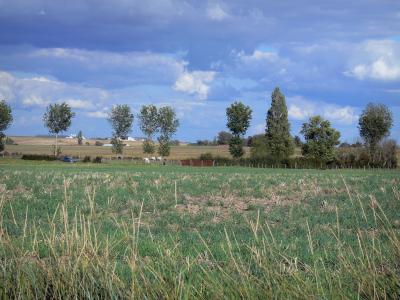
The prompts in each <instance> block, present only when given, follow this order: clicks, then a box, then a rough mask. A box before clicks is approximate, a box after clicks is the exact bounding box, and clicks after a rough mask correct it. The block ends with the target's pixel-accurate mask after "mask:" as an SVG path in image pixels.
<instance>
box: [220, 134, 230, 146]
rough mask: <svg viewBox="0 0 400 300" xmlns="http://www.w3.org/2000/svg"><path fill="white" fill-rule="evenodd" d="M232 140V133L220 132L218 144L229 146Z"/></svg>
mask: <svg viewBox="0 0 400 300" xmlns="http://www.w3.org/2000/svg"><path fill="white" fill-rule="evenodd" d="M231 138H232V133H230V132H227V131H220V132H218V137H217V143H218V145H229V141H230V140H231Z"/></svg>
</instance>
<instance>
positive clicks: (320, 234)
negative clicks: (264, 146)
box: [0, 159, 400, 299]
mask: <svg viewBox="0 0 400 300" xmlns="http://www.w3.org/2000/svg"><path fill="white" fill-rule="evenodd" d="M0 178H1V179H0V242H1V243H0V257H2V259H1V260H0V282H1V288H2V289H1V290H0V292H1V293H2V295H3V296H4V295H5V296H6V297H11V298H13V296H15V295H16V293H19V294H22V295H28V297H29V298H34V297H37V298H46V297H49V293H51V295H52V296H54V297H56V298H63V297H65V296H66V295H78V296H79V297H82V298H86V297H89V296H91V297H93V295H97V296H99V297H101V298H131V297H137V298H145V297H147V298H191V299H193V298H212V299H231V298H251V299H254V298H271V297H278V298H303V299H305V298H307V299H309V298H327V299H331V298H352V299H354V298H357V297H360V298H374V297H375V298H385V297H386V298H392V299H393V298H396V297H397V296H398V295H399V286H400V273H399V264H398V262H399V258H400V251H399V249H400V242H399V237H400V226H399V224H400V215H399V211H400V173H399V170H389V171H378V170H375V171H372V170H371V171H368V170H367V171H351V170H339V171H336V170H326V171H318V170H284V169H250V168H239V167H216V168H195V167H191V168H187V167H173V166H132V165H131V164H128V163H119V164H117V163H105V164H101V165H93V164H90V165H85V164H80V163H78V164H72V165H71V164H63V163H60V162H21V161H14V160H7V159H3V160H0ZM16 283H17V284H16Z"/></svg>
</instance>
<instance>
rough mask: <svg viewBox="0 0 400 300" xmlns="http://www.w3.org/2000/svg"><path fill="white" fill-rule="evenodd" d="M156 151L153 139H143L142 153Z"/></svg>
mask: <svg viewBox="0 0 400 300" xmlns="http://www.w3.org/2000/svg"><path fill="white" fill-rule="evenodd" d="M155 151H156V146H155V145H154V142H153V141H150V140H145V141H144V142H143V152H144V153H149V154H151V153H154V152H155Z"/></svg>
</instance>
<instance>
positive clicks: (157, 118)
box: [108, 104, 179, 156]
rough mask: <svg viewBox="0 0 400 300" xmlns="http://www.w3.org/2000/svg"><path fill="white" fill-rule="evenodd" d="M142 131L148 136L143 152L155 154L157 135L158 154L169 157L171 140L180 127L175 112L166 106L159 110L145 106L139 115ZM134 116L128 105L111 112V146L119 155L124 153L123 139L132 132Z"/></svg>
mask: <svg viewBox="0 0 400 300" xmlns="http://www.w3.org/2000/svg"><path fill="white" fill-rule="evenodd" d="M138 118H139V123H140V129H141V131H142V132H143V134H144V135H145V136H146V140H145V141H144V143H143V152H144V153H148V154H152V153H155V150H156V146H155V143H154V141H153V137H154V135H155V134H159V135H158V138H157V140H158V153H159V154H160V155H161V156H169V154H170V149H171V138H172V136H173V135H174V134H175V132H176V131H177V129H178V127H179V120H178V119H177V117H176V114H175V111H174V110H173V109H172V108H171V107H169V106H164V107H160V108H157V107H156V106H155V105H152V104H150V105H144V106H142V107H141V109H140V113H139V114H138ZM133 120H134V115H133V114H132V113H131V110H130V107H129V106H128V105H117V106H114V107H113V109H112V110H111V112H110V115H109V118H108V121H109V122H110V124H111V126H112V128H113V137H112V139H111V144H112V145H113V151H114V152H115V153H117V154H122V152H123V146H124V144H123V141H122V140H123V139H126V138H127V137H128V135H129V133H130V132H131V131H132V125H133Z"/></svg>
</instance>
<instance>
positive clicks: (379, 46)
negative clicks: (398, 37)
mask: <svg viewBox="0 0 400 300" xmlns="http://www.w3.org/2000/svg"><path fill="white" fill-rule="evenodd" d="M353 55H354V56H355V57H354V58H353V62H352V65H353V66H352V67H350V69H349V70H347V71H345V72H344V74H345V75H347V76H351V77H355V78H357V79H359V80H365V79H370V80H380V81H397V80H400V42H397V41H393V40H372V41H367V42H365V43H362V44H361V45H360V46H358V47H356V49H355V50H354V53H353Z"/></svg>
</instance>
